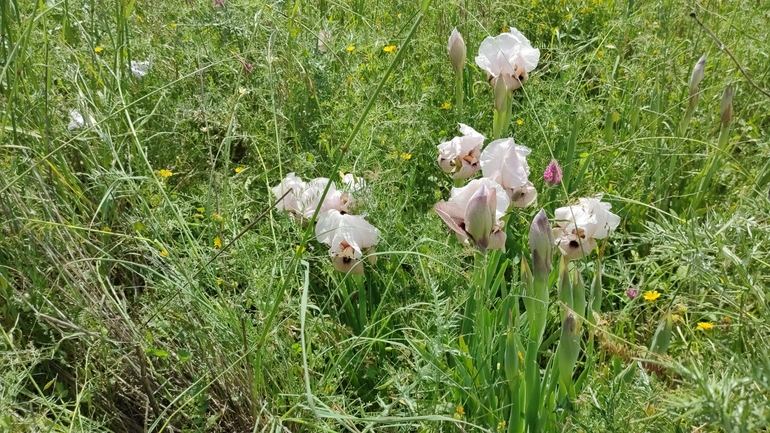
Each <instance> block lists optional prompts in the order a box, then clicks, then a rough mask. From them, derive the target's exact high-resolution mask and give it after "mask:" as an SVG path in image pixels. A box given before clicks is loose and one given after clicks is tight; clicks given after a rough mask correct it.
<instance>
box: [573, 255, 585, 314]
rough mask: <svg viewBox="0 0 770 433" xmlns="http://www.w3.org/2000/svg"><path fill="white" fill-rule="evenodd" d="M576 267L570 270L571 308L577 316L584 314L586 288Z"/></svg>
mask: <svg viewBox="0 0 770 433" xmlns="http://www.w3.org/2000/svg"><path fill="white" fill-rule="evenodd" d="M585 287H586V286H585V284H584V283H583V276H582V275H581V274H580V271H579V270H578V268H577V267H575V269H573V270H572V309H573V310H574V311H575V313H576V314H577V315H578V317H582V316H585V314H586V288H585Z"/></svg>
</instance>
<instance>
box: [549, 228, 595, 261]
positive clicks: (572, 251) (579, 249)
mask: <svg viewBox="0 0 770 433" xmlns="http://www.w3.org/2000/svg"><path fill="white" fill-rule="evenodd" d="M555 242H556V245H557V246H558V248H559V251H560V252H561V254H562V255H563V256H564V257H565V258H566V259H567V260H577V259H580V258H583V257H584V256H585V257H587V256H589V255H590V254H591V252H592V251H593V250H595V249H596V241H595V240H594V239H593V238H581V237H580V236H578V235H577V234H573V233H570V234H562V235H561V236H559V237H558V238H557V239H556V241H555Z"/></svg>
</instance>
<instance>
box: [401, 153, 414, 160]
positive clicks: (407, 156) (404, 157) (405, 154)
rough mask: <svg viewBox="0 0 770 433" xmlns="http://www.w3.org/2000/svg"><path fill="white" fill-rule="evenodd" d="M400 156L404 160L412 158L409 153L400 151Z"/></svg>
mask: <svg viewBox="0 0 770 433" xmlns="http://www.w3.org/2000/svg"><path fill="white" fill-rule="evenodd" d="M400 156H401V159H403V160H404V161H409V160H410V159H412V154H411V153H406V152H401V155H400Z"/></svg>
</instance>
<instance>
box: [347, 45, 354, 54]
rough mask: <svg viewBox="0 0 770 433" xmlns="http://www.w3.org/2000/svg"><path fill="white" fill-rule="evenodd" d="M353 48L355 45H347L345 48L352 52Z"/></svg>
mask: <svg viewBox="0 0 770 433" xmlns="http://www.w3.org/2000/svg"><path fill="white" fill-rule="evenodd" d="M355 49H356V47H355V45H348V47H347V48H346V50H348V52H349V53H352V52H353V51H355Z"/></svg>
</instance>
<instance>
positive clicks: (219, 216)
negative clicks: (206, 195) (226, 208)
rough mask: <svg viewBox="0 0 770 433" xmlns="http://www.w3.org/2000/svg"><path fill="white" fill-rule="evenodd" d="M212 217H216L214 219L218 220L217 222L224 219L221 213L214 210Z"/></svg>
mask: <svg viewBox="0 0 770 433" xmlns="http://www.w3.org/2000/svg"><path fill="white" fill-rule="evenodd" d="M211 218H212V219H214V221H216V222H220V223H221V222H222V220H223V219H224V218H222V215H220V214H218V213H216V212H214V213H213V214H211Z"/></svg>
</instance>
